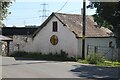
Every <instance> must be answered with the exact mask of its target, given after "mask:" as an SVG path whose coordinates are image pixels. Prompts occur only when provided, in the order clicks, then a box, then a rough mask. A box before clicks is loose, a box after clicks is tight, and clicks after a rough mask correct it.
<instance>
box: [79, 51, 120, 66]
mask: <svg viewBox="0 0 120 80" xmlns="http://www.w3.org/2000/svg"><path fill="white" fill-rule="evenodd" d="M78 62H80V63H83V64H94V65H97V66H112V67H118V66H120V62H118V61H106V60H105V59H104V58H102V57H101V55H100V54H98V53H90V54H89V55H88V56H87V58H86V59H85V60H81V59H79V60H78Z"/></svg>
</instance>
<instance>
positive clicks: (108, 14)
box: [87, 0, 120, 61]
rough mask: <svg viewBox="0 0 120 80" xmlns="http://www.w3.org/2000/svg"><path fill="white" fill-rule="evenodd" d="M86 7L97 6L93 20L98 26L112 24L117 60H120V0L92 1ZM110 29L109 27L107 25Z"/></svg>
mask: <svg viewBox="0 0 120 80" xmlns="http://www.w3.org/2000/svg"><path fill="white" fill-rule="evenodd" d="M90 1H91V4H90V5H88V6H87V7H88V8H93V7H94V8H97V10H96V14H95V15H93V16H94V20H95V21H96V22H97V23H98V25H100V26H105V27H106V26H109V25H112V26H113V32H114V34H115V36H116V37H117V38H116V43H117V44H116V47H117V48H118V60H119V61H120V58H119V57H120V53H119V52H120V1H118V2H92V0H90ZM114 1H116V0H114ZM108 28H109V29H111V28H110V27H108Z"/></svg>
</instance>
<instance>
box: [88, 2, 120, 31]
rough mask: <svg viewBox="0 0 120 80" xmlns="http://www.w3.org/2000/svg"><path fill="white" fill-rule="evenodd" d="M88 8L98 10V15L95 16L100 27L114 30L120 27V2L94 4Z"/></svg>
mask: <svg viewBox="0 0 120 80" xmlns="http://www.w3.org/2000/svg"><path fill="white" fill-rule="evenodd" d="M90 1H91V4H90V5H88V6H87V7H88V8H93V7H94V8H96V14H95V15H93V16H94V19H95V21H96V22H97V23H98V25H100V26H105V27H108V28H110V29H112V27H111V26H110V25H112V26H114V28H115V27H116V26H119V25H120V1H119V2H92V0H90Z"/></svg>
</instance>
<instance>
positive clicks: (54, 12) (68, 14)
mask: <svg viewBox="0 0 120 80" xmlns="http://www.w3.org/2000/svg"><path fill="white" fill-rule="evenodd" d="M54 14H62V15H78V16H81V15H80V14H75V13H74V14H73V13H58V12H54Z"/></svg>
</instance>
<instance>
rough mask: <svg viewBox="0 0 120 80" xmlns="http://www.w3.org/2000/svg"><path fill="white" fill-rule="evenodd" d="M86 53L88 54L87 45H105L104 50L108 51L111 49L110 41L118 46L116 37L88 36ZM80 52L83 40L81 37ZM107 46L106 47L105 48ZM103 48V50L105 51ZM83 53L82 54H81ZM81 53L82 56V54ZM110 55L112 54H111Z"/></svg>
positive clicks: (80, 51)
mask: <svg viewBox="0 0 120 80" xmlns="http://www.w3.org/2000/svg"><path fill="white" fill-rule="evenodd" d="M85 42H86V43H85V53H86V54H87V45H92V46H101V47H102V46H103V48H102V50H103V49H104V50H105V51H106V52H107V51H109V42H112V43H113V46H114V47H116V38H86V39H85ZM78 44H79V47H78V50H79V54H81V53H82V40H81V38H79V43H78ZM104 47H106V48H104ZM102 50H101V52H103V51H102ZM81 55H82V54H81ZM81 55H80V56H81ZM109 55H110V54H109Z"/></svg>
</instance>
